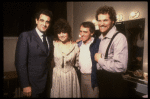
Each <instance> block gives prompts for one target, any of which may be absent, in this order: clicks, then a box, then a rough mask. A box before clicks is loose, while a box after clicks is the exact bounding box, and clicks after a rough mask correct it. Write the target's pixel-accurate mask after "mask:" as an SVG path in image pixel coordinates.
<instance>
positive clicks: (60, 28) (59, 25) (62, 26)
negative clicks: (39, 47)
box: [53, 18, 72, 40]
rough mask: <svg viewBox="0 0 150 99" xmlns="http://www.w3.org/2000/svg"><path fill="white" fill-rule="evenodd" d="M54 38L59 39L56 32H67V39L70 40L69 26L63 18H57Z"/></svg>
mask: <svg viewBox="0 0 150 99" xmlns="http://www.w3.org/2000/svg"><path fill="white" fill-rule="evenodd" d="M53 28H54V40H59V38H58V34H59V33H61V32H64V33H68V36H69V40H72V34H71V32H72V31H71V26H70V25H69V23H68V22H67V21H66V20H65V19H62V18H60V19H58V20H57V21H56V22H55V24H54V26H53Z"/></svg>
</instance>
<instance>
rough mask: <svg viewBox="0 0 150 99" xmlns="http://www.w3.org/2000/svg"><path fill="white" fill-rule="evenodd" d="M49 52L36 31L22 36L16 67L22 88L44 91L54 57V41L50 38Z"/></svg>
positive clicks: (18, 47)
mask: <svg viewBox="0 0 150 99" xmlns="http://www.w3.org/2000/svg"><path fill="white" fill-rule="evenodd" d="M48 42H49V51H48V53H46V49H45V47H44V45H43V43H42V40H41V39H40V37H39V36H38V34H37V32H36V30H35V29H34V30H31V31H29V32H23V33H21V34H20V36H19V38H18V42H17V47H16V54H15V66H16V70H17V73H18V78H19V81H20V84H21V87H22V88H24V87H27V86H31V87H32V90H33V92H35V93H40V92H42V91H44V89H45V86H46V81H47V77H48V71H49V69H50V63H51V59H52V57H53V40H52V38H50V37H48Z"/></svg>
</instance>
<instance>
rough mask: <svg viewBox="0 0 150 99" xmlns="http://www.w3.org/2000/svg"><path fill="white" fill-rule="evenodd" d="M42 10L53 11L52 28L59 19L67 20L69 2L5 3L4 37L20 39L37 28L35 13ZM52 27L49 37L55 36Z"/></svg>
mask: <svg viewBox="0 0 150 99" xmlns="http://www.w3.org/2000/svg"><path fill="white" fill-rule="evenodd" d="M40 9H49V10H51V11H52V13H53V16H54V17H53V21H52V26H53V24H54V22H55V21H56V20H57V19H58V18H64V19H66V20H67V2H3V21H2V24H3V36H4V37H18V36H19V34H20V33H22V32H24V31H29V30H31V29H33V28H35V26H36V24H35V13H36V12H38V11H39V10H40ZM52 26H51V28H50V29H49V30H48V33H47V34H48V35H53V28H52Z"/></svg>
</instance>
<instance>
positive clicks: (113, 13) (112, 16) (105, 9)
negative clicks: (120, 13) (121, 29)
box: [96, 5, 116, 24]
mask: <svg viewBox="0 0 150 99" xmlns="http://www.w3.org/2000/svg"><path fill="white" fill-rule="evenodd" d="M99 14H109V16H110V19H111V20H112V21H114V24H115V23H116V11H115V10H114V8H113V7H111V6H106V5H105V6H102V7H100V8H99V9H98V10H97V11H96V20H97V21H98V15H99Z"/></svg>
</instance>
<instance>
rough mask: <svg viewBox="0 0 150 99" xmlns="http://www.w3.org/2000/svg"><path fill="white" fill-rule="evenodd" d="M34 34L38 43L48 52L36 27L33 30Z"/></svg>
mask: <svg viewBox="0 0 150 99" xmlns="http://www.w3.org/2000/svg"><path fill="white" fill-rule="evenodd" d="M33 34H34V36H35V37H34V40H35V41H36V42H37V43H38V45H39V46H40V47H41V49H42V50H43V51H44V52H45V53H46V49H45V47H44V44H43V42H42V40H41V38H40V37H39V35H38V34H37V32H36V30H35V29H34V31H33Z"/></svg>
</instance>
